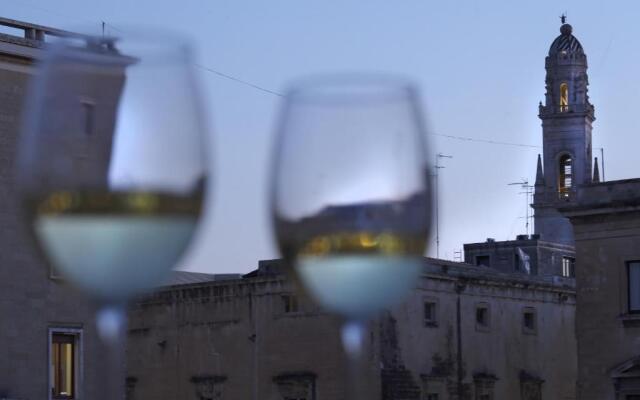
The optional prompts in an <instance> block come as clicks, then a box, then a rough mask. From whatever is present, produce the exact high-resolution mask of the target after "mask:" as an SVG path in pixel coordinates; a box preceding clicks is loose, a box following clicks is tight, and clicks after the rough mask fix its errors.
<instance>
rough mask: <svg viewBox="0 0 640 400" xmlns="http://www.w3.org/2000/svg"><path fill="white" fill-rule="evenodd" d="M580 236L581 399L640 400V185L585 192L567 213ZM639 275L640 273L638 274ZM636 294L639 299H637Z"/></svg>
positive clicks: (593, 187)
mask: <svg viewBox="0 0 640 400" xmlns="http://www.w3.org/2000/svg"><path fill="white" fill-rule="evenodd" d="M560 210H561V211H562V212H563V214H564V215H565V216H567V217H568V218H569V219H570V220H571V223H572V224H573V230H574V232H575V237H576V260H577V263H578V264H579V265H580V268H579V269H578V271H577V275H576V284H577V311H576V336H577V343H578V353H577V354H578V388H577V393H578V398H579V399H580V400H596V399H597V400H633V399H637V398H640V313H639V312H640V309H638V307H637V305H636V304H635V303H634V302H633V301H632V299H634V298H635V299H637V298H639V296H640V292H639V291H640V275H637V274H636V275H634V274H632V273H631V270H630V268H632V266H633V265H635V262H636V261H639V260H640V179H629V180H622V181H611V182H606V183H598V184H590V185H584V186H582V187H578V189H577V193H576V196H575V197H574V198H573V199H572V201H571V202H569V203H566V204H563V205H562V206H561V208H560ZM639 270H640V269H639ZM634 296H635V297H634Z"/></svg>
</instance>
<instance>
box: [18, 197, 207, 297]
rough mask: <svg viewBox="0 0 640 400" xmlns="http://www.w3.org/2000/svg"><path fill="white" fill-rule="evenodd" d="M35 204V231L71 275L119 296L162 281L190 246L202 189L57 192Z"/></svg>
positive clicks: (98, 293) (99, 293)
mask: <svg viewBox="0 0 640 400" xmlns="http://www.w3.org/2000/svg"><path fill="white" fill-rule="evenodd" d="M29 204H31V205H32V207H31V210H32V213H31V215H32V219H33V232H34V234H35V236H36V239H37V242H38V243H39V244H40V247H41V249H42V250H43V252H44V254H45V256H46V257H47V258H48V260H49V261H50V262H51V263H52V264H53V266H54V267H55V268H56V270H57V271H59V272H60V273H61V274H62V276H63V277H64V278H65V279H68V280H70V281H71V282H72V283H74V284H76V285H77V286H79V287H81V288H82V289H84V290H85V291H88V292H89V293H91V294H92V295H94V296H95V297H98V298H101V299H103V300H109V301H119V300H123V299H126V298H128V297H130V296H131V295H134V294H138V293H140V292H141V291H146V290H150V289H151V288H153V287H154V286H157V285H159V284H161V283H162V282H163V280H164V279H165V278H166V276H167V274H168V271H169V270H170V269H171V268H172V267H173V266H174V265H175V263H176V262H177V261H178V259H179V258H180V257H181V256H182V254H183V252H184V251H185V249H186V248H187V246H188V244H189V242H190V241H191V237H192V236H193V233H194V230H195V228H196V225H197V220H198V216H199V214H200V208H201V196H199V195H198V196H191V197H180V196H170V195H166V194H154V193H104V192H55V193H52V194H49V195H47V196H42V197H40V198H38V199H37V200H36V201H33V202H30V203H29Z"/></svg>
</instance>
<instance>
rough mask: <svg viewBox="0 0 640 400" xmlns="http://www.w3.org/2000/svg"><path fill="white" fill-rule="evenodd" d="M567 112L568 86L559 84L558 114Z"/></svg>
mask: <svg viewBox="0 0 640 400" xmlns="http://www.w3.org/2000/svg"><path fill="white" fill-rule="evenodd" d="M567 111H569V85H567V84H566V83H561V84H560V112H567Z"/></svg>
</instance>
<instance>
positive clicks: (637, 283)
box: [627, 261, 640, 313]
mask: <svg viewBox="0 0 640 400" xmlns="http://www.w3.org/2000/svg"><path fill="white" fill-rule="evenodd" d="M627 294H628V298H629V313H640V261H631V262H629V263H628V264H627Z"/></svg>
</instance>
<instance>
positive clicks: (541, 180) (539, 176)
mask: <svg viewBox="0 0 640 400" xmlns="http://www.w3.org/2000/svg"><path fill="white" fill-rule="evenodd" d="M539 185H540V186H542V185H544V173H543V172H542V158H541V157H540V154H538V165H537V168H536V186H539Z"/></svg>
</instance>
